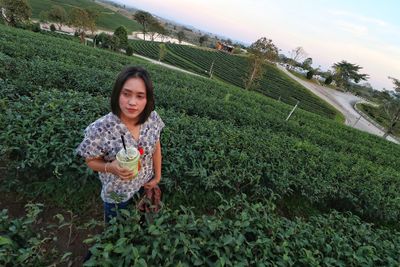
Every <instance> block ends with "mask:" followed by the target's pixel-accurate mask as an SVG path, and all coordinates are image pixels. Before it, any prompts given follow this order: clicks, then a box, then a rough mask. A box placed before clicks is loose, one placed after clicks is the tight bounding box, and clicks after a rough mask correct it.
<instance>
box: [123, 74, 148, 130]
mask: <svg viewBox="0 0 400 267" xmlns="http://www.w3.org/2000/svg"><path fill="white" fill-rule="evenodd" d="M146 103H147V95H146V86H145V84H144V82H143V80H142V79H141V78H129V79H128V80H126V82H125V84H124V85H123V86H122V89H121V93H120V95H119V107H120V109H121V119H122V120H127V121H130V122H133V123H136V122H137V121H138V120H139V116H140V114H141V113H142V112H143V110H144V108H145V107H146Z"/></svg>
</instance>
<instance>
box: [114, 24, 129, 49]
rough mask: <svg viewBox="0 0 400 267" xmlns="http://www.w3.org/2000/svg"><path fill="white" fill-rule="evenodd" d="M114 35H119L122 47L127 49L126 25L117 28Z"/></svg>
mask: <svg viewBox="0 0 400 267" xmlns="http://www.w3.org/2000/svg"><path fill="white" fill-rule="evenodd" d="M114 36H116V37H118V39H119V45H120V47H121V48H125V49H126V47H127V46H128V30H127V29H126V28H125V27H124V26H119V27H118V28H117V29H115V31H114Z"/></svg>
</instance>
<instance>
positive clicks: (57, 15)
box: [47, 6, 68, 31]
mask: <svg viewBox="0 0 400 267" xmlns="http://www.w3.org/2000/svg"><path fill="white" fill-rule="evenodd" d="M47 16H48V19H49V20H50V21H53V22H55V23H56V24H57V26H58V30H60V31H61V26H62V25H64V24H66V23H67V19H68V15H67V12H66V11H65V9H64V8H63V7H62V6H52V7H51V9H50V11H49V13H48V15H47Z"/></svg>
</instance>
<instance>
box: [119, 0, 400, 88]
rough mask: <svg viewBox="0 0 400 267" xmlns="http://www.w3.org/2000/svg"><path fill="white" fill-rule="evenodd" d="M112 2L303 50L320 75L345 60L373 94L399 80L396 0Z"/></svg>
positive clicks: (241, 39)
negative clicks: (365, 76) (362, 76)
mask: <svg viewBox="0 0 400 267" xmlns="http://www.w3.org/2000/svg"><path fill="white" fill-rule="evenodd" d="M113 1H114V2H116V3H119V4H125V5H126V6H129V7H134V8H137V9H142V10H145V11H148V12H150V13H152V14H154V15H157V16H160V17H163V18H165V19H169V20H173V21H175V22H177V23H180V24H184V25H190V26H192V27H194V28H196V29H198V30H200V31H203V32H210V33H213V34H216V35H221V36H226V37H227V38H230V39H231V40H235V41H239V42H242V43H246V44H251V43H253V42H255V41H256V40H257V39H259V38H261V37H264V36H265V37H267V38H268V39H272V40H273V42H274V43H275V44H276V45H277V46H278V48H280V49H281V51H280V53H283V54H285V55H288V54H289V52H290V51H291V50H292V49H294V48H295V47H298V46H301V47H303V48H304V50H305V51H306V52H307V54H308V57H311V58H312V59H313V67H314V68H316V67H318V66H321V69H322V70H323V71H326V70H328V69H330V67H331V66H332V65H333V64H334V63H336V62H340V61H342V60H346V61H348V62H350V63H353V64H357V65H359V66H361V67H362V69H361V70H360V73H366V74H368V75H369V79H368V80H367V81H361V82H360V83H359V84H364V83H365V82H367V83H369V84H371V86H372V87H373V88H374V89H377V90H383V89H384V88H385V89H386V90H393V87H394V86H393V83H392V82H391V80H390V79H388V76H391V77H394V78H397V79H400V64H399V63H398V62H400V20H398V19H397V14H396V13H397V10H400V2H399V3H397V1H395V0H386V1H385V4H382V3H381V4H380V3H376V2H375V1H372V0H367V1H360V0H356V1H351V2H348V1H344V0H338V1H335V2H334V3H331V2H330V1H327V0H320V1H318V2H316V1H312V0H305V1H302V2H298V1H295V0H283V1H279V3H276V2H275V1H271V0H264V1H261V0H250V1H246V2H243V1H238V0H233V1H226V0H220V1H213V2H211V1H209V0H204V1H199V0H190V1H183V0H167V1H158V0H150V1H149V0H147V1H146V0H138V1H132V0H125V1H122V0H113ZM188 10H190V11H192V10H196V11H197V12H196V13H194V12H188ZM222 11H223V15H222V16H221V15H220V13H221V12H222ZM238 18H239V19H238ZM278 25H279V26H278Z"/></svg>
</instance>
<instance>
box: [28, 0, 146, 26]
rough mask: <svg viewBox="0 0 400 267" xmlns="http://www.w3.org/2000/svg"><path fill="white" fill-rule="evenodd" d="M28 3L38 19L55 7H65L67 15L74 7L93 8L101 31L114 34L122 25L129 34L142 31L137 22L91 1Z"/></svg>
mask: <svg viewBox="0 0 400 267" xmlns="http://www.w3.org/2000/svg"><path fill="white" fill-rule="evenodd" d="M28 3H29V4H30V5H31V7H32V17H33V18H36V19H38V18H39V14H40V12H42V11H49V10H50V9H51V7H52V6H53V5H59V6H62V7H64V8H65V10H66V11H67V13H68V12H69V11H70V10H71V9H72V8H73V7H79V8H91V9H94V10H96V11H98V13H99V14H100V16H99V17H98V18H97V19H96V26H97V27H98V28H99V29H103V30H108V31H111V32H113V31H114V30H115V29H116V28H117V27H119V26H121V25H124V26H125V27H126V28H127V29H128V31H129V32H132V31H138V30H140V29H141V27H140V25H139V24H138V23H137V22H136V21H134V20H132V19H128V18H127V17H126V16H123V15H121V14H119V13H116V12H114V11H112V10H110V9H108V8H105V7H103V6H102V5H100V4H97V3H95V2H93V1H89V0H67V1H59V0H28Z"/></svg>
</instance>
